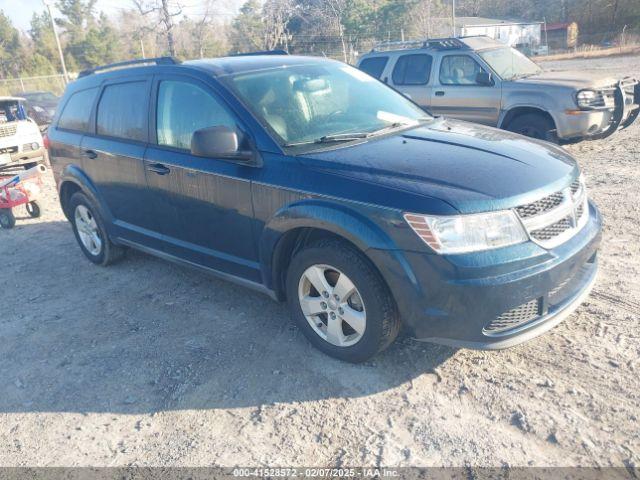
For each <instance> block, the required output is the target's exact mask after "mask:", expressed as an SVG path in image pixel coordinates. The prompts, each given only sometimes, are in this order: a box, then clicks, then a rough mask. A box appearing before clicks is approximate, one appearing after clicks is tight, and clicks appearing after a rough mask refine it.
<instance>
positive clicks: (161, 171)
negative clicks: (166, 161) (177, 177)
mask: <svg viewBox="0 0 640 480" xmlns="http://www.w3.org/2000/svg"><path fill="white" fill-rule="evenodd" d="M147 169H148V170H150V171H152V172H154V173H157V174H158V175H166V174H167V173H171V169H170V168H169V167H167V166H165V165H163V164H161V163H153V164H151V165H149V166H147Z"/></svg>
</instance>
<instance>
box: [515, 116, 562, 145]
mask: <svg viewBox="0 0 640 480" xmlns="http://www.w3.org/2000/svg"><path fill="white" fill-rule="evenodd" d="M507 130H509V131H510V132H514V133H519V134H520V135H525V136H527V137H531V138H537V139H538V140H546V141H547V142H553V143H558V136H557V135H556V132H555V125H554V124H553V121H552V120H551V119H550V118H549V117H546V116H544V115H541V114H539V113H526V114H524V115H520V116H518V117H516V118H514V119H513V120H512V121H511V122H510V123H509V125H508V126H507Z"/></svg>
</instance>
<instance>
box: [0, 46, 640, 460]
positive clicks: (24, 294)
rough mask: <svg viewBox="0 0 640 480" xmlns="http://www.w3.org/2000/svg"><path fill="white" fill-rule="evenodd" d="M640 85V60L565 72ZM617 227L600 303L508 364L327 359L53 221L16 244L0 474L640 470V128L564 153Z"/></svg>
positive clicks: (280, 312) (219, 289)
mask: <svg viewBox="0 0 640 480" xmlns="http://www.w3.org/2000/svg"><path fill="white" fill-rule="evenodd" d="M550 66H552V67H554V68H558V67H565V68H580V69H585V68H594V69H603V70H607V71H610V72H612V73H629V72H631V73H635V74H636V75H640V59H638V58H630V57H620V58H614V59H606V60H598V59H590V60H588V61H570V62H555V63H553V64H550ZM568 148H569V150H570V151H571V152H572V153H573V154H574V155H575V156H576V158H577V159H578V160H579V162H580V164H581V165H582V167H583V169H584V171H585V172H586V176H587V180H588V185H589V187H590V194H591V196H592V197H593V198H594V199H595V200H596V202H597V203H598V205H599V206H600V208H601V210H602V212H603V214H604V217H605V232H604V240H603V246H602V250H601V256H600V262H601V263H600V265H601V272H600V277H599V281H598V283H597V285H596V287H595V290H594V292H593V294H592V295H591V297H590V298H589V299H588V300H587V301H586V303H584V305H582V306H581V307H580V308H579V309H578V310H577V312H576V313H575V314H574V315H572V316H571V317H570V318H569V319H567V320H566V321H565V322H564V323H563V324H561V325H560V326H558V327H557V328H555V329H554V330H552V331H551V332H550V333H548V334H546V335H544V336H543V337H540V338H538V339H536V340H534V341H531V342H529V343H527V344H525V345H521V346H519V347H516V348H513V349H510V350H506V351H501V352H478V351H471V350H454V349H450V348H446V347H441V346H434V345H429V344H421V343H418V342H414V341H412V340H409V339H401V340H400V341H399V342H397V343H396V344H394V345H393V346H392V347H391V348H390V349H389V350H388V351H386V352H385V353H383V354H381V355H380V356H378V357H376V358H375V360H374V361H372V362H370V363H367V364H364V365H358V366H354V365H349V364H345V363H341V362H338V361H335V360H332V359H330V358H328V357H326V356H324V355H322V354H321V353H319V352H317V351H316V350H314V349H313V348H311V346H310V345H309V344H308V343H307V342H306V340H305V339H304V337H303V336H302V334H301V333H300V332H299V331H297V329H296V328H295V327H294V325H293V324H292V322H291V320H290V319H289V316H288V314H287V311H286V309H285V307H284V306H282V305H279V304H276V303H274V302H272V301H271V300H270V299H268V298H267V297H265V296H262V295H260V294H257V293H254V292H252V291H249V290H245V289H243V288H239V287H236V286H233V285H231V284H229V283H225V282H224V281H219V280H216V279H212V278H210V277H207V276H204V275H202V274H200V273H198V272H194V271H192V270H188V269H184V268H181V267H177V266H175V265H172V264H170V263H167V262H164V261H161V260H158V259H155V258H152V257H149V256H145V255H143V254H140V253H135V252H132V253H131V254H129V255H128V257H127V259H126V260H125V261H123V262H121V263H119V264H117V265H115V266H113V267H110V268H99V267H95V266H93V265H91V264H90V263H89V262H88V261H87V260H86V259H85V258H84V257H83V256H82V254H81V252H80V250H79V248H78V247H77V245H76V242H75V239H74V237H73V234H72V232H71V228H70V226H69V224H68V223H67V222H66V221H65V220H64V218H63V215H62V213H61V211H60V209H59V207H58V203H57V199H56V195H55V189H54V186H53V182H52V180H51V179H48V180H47V185H46V192H45V198H44V202H43V204H44V215H43V216H42V217H41V218H40V219H38V220H31V219H26V218H24V215H23V214H22V213H23V212H19V213H20V215H21V217H22V218H20V219H19V220H18V226H17V227H16V228H15V229H14V230H12V231H0V258H1V259H2V264H3V268H2V271H1V273H0V285H1V286H2V290H1V297H0V299H1V300H0V305H1V307H2V314H1V316H0V339H2V341H1V342H0V386H1V387H0V392H1V393H0V446H1V447H0V465H3V466H24V465H29V466H36V465H37V466H52V465H57V466H80V465H84V466H88V465H91V466H116V465H117V466H122V465H163V466H169V465H170V466H178V465H185V466H186V465H188V466H195V465H198V466H204V465H221V466H234V465H245V466H247V465H251V466H259V465H272V466H273V465H279V466H289V465H293V466H296V465H297V466H303V465H306V466H309V465H316V466H319V465H324V466H326V465H341V466H359V465H386V466H403V465H419V466H428V465H437V466H449V465H484V466H502V465H512V466H526V465H538V466H554V465H563V466H573V465H602V466H604V465H615V466H627V467H632V466H635V467H638V466H640V427H639V421H638V416H639V415H640V409H639V407H638V406H639V405H640V379H639V375H638V374H639V373H640V355H639V353H640V347H639V344H638V339H639V337H640V334H639V333H638V318H639V317H640V288H639V287H640V275H639V273H640V241H639V240H640V238H639V237H640V233H639V232H640V228H639V227H640V201H639V199H638V198H639V197H638V192H639V191H640V175H638V161H639V157H640V125H635V126H633V127H632V128H630V129H628V130H626V131H623V132H619V133H618V134H617V135H615V136H613V137H611V138H609V139H607V140H604V141H600V142H590V143H582V144H579V145H575V146H571V147H568Z"/></svg>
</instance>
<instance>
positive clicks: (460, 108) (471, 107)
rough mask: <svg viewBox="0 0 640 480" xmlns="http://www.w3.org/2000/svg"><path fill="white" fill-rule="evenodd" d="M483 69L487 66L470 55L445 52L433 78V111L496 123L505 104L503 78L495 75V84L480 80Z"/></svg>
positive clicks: (493, 81)
mask: <svg viewBox="0 0 640 480" xmlns="http://www.w3.org/2000/svg"><path fill="white" fill-rule="evenodd" d="M480 72H487V69H486V68H484V67H482V66H481V65H480V64H479V63H478V62H477V61H476V60H475V59H474V58H473V57H471V56H470V55H467V54H454V55H446V56H443V57H442V58H441V60H440V67H439V69H438V75H436V78H435V79H434V82H432V83H433V89H432V95H431V111H432V113H433V114H435V115H444V116H445V117H452V118H459V119H460V120H467V121H469V122H477V123H482V124H484V125H490V126H494V127H495V126H496V125H497V124H498V118H499V116H500V108H501V104H502V89H501V87H500V81H499V80H498V79H496V78H495V77H494V78H492V84H491V85H482V84H479V83H478V81H477V76H478V73H480Z"/></svg>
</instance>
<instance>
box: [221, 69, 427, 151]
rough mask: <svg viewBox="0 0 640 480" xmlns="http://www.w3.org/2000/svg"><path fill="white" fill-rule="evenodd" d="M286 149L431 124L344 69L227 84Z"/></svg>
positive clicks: (258, 76)
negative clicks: (424, 123)
mask: <svg viewBox="0 0 640 480" xmlns="http://www.w3.org/2000/svg"><path fill="white" fill-rule="evenodd" d="M227 84H228V85H229V87H230V88H231V89H232V90H234V91H235V92H236V94H237V95H238V96H239V97H240V99H241V100H242V101H243V103H244V104H245V105H246V106H247V107H248V108H249V109H250V110H252V112H253V113H254V115H255V116H256V117H257V118H258V119H259V120H260V121H261V123H263V125H265V126H268V127H270V129H271V130H272V131H273V132H275V133H276V135H277V136H278V137H280V141H281V143H282V144H283V145H284V146H294V145H301V144H314V143H329V142H348V141H354V140H356V139H361V138H367V137H370V136H374V135H378V134H382V133H387V132H389V131H390V130H393V129H396V128H397V129H402V128H403V127H410V126H416V125H418V124H420V123H421V122H422V121H426V120H431V118H432V117H430V116H429V115H428V114H427V113H426V112H425V111H424V110H422V109H420V108H419V107H418V106H416V105H414V104H413V103H412V102H410V101H409V100H408V99H407V98H405V97H404V96H402V95H401V94H399V93H397V92H395V91H394V90H392V89H391V88H389V87H387V86H385V85H384V84H382V83H380V82H378V81H377V80H375V79H374V78H372V77H370V76H369V75H367V74H366V73H364V72H362V71H360V70H358V69H355V68H353V67H350V66H348V65H344V64H339V63H336V64H332V65H298V66H293V67H286V68H278V69H269V70H261V71H257V72H250V73H242V74H237V75H233V76H230V77H228V78H227Z"/></svg>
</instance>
